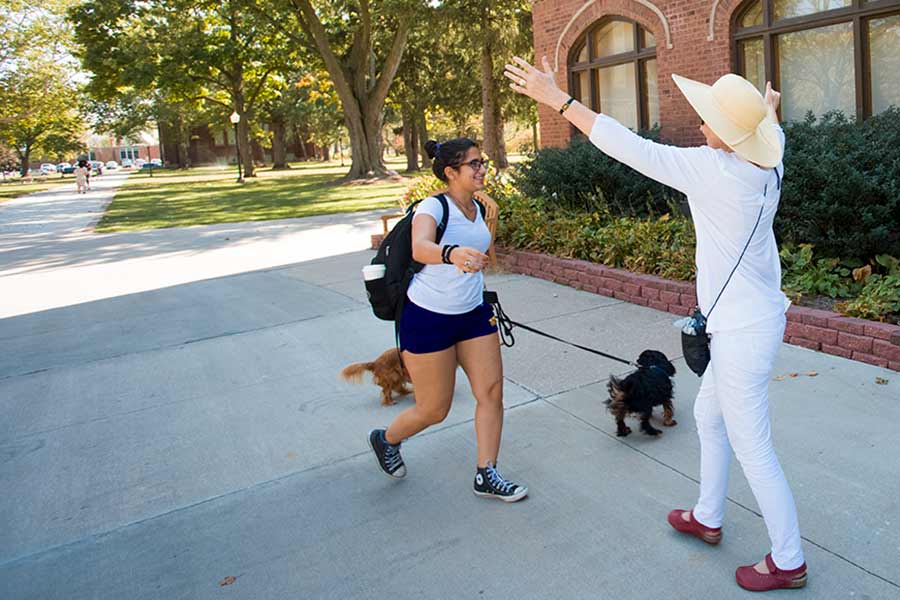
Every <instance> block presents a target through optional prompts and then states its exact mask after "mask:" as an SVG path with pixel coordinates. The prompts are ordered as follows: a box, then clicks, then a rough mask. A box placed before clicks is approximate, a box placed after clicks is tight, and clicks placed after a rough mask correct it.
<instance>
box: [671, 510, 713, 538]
mask: <svg viewBox="0 0 900 600" xmlns="http://www.w3.org/2000/svg"><path fill="white" fill-rule="evenodd" d="M686 512H690V520H689V521H685V520H684V519H682V518H681V515H683V514H684V513H686ZM668 519H669V525H671V526H672V527H673V528H674V529H676V530H677V531H680V532H681V533H687V534H689V535H692V536H694V537H697V538H700V539H701V540H703V541H704V542H706V543H707V544H711V545H713V546H715V545H716V544H718V543H719V542H721V541H722V528H721V527H716V528H715V529H713V528H712V527H707V526H706V525H704V524H703V523H701V522H699V521H698V520H697V519H695V518H694V513H693V512H691V511H686V510H681V509H680V508H676V509H675V510H673V511H672V512H670V513H669V516H668Z"/></svg>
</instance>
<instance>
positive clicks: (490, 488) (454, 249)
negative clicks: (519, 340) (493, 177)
mask: <svg viewBox="0 0 900 600" xmlns="http://www.w3.org/2000/svg"><path fill="white" fill-rule="evenodd" d="M425 148H426V150H427V151H428V156H430V157H431V158H432V159H434V163H432V171H433V172H434V175H435V176H436V177H437V178H438V179H440V180H441V181H443V182H444V183H446V184H447V192H446V193H445V194H444V196H446V198H447V210H448V214H447V221H446V223H447V229H446V230H445V231H444V235H443V237H442V238H441V240H440V242H441V245H438V244H437V243H435V240H436V239H437V227H438V223H440V222H441V220H442V217H443V207H442V204H441V201H440V200H439V199H438V198H437V197H435V196H430V197H428V198H426V199H425V200H423V201H422V202H421V203H420V204H419V205H418V207H417V208H416V212H415V217H413V223H412V252H413V258H414V259H415V260H416V261H418V262H420V263H422V264H424V265H425V266H424V267H423V268H422V270H421V271H419V272H418V273H416V274H415V276H414V277H413V280H412V283H411V284H410V286H409V291H408V292H407V298H406V303H405V305H404V308H403V313H402V315H401V317H400V350H401V351H402V353H403V354H402V356H403V362H404V364H405V365H406V368H407V369H408V370H409V376H410V378H411V379H412V383H413V387H414V388H415V396H416V404H415V406H411V407H410V408H408V409H406V410H405V411H403V412H402V413H400V414H399V415H397V418H396V419H394V422H393V423H391V426H390V427H388V428H387V429H386V430H385V429H374V430H372V431H371V432H370V433H369V445H370V446H371V447H372V450H373V451H374V452H375V455H376V457H377V459H378V464H379V465H380V466H381V469H382V470H383V471H384V472H385V473H386V474H387V475H389V476H390V477H393V478H395V479H399V478H401V477H404V476H405V475H406V466H405V464H404V463H403V458H402V457H401V456H400V443H401V442H403V441H404V440H405V439H407V438H410V437H412V436H414V435H415V434H417V433H419V432H420V431H422V430H423V429H425V428H427V427H430V426H432V425H436V424H437V423H440V422H441V421H443V420H444V419H445V418H446V416H447V413H448V412H450V405H451V403H452V402H453V390H454V389H455V387H456V369H457V367H458V366H461V367H462V368H463V371H465V373H466V376H467V377H468V379H469V385H470V386H471V388H472V394H473V395H474V396H475V437H476V442H477V447H478V464H477V468H476V471H475V481H474V483H473V492H474V493H475V495H477V496H479V497H482V498H495V499H499V500H502V501H504V502H515V501H517V500H521V499H522V498H524V497H525V496H526V495H527V494H528V488H527V487H525V486H524V485H519V484H517V483H514V482H512V481H510V480H508V479H506V478H504V477H503V476H502V475H501V474H500V472H499V471H498V470H497V455H498V454H499V453H500V437H501V433H502V430H503V362H502V359H501V356H500V338H499V336H498V335H497V322H496V318H495V317H494V312H493V309H492V308H491V306H490V305H489V304H486V303H485V302H484V297H483V292H484V274H483V273H482V269H484V267H485V265H486V264H487V261H488V257H487V255H486V254H485V252H487V251H488V248H489V247H490V245H491V232H490V230H488V227H487V225H486V224H485V222H484V217H483V216H482V214H481V211H480V209H479V207H478V204H477V203H476V201H475V198H474V196H475V192H477V191H479V190H481V189H482V188H484V176H485V174H486V173H487V165H488V161H487V160H485V159H484V158H482V156H481V150H479V148H478V146H477V144H476V143H475V142H474V141H472V140H470V139H467V138H458V139H455V140H450V141H447V142H444V143H440V144H439V143H437V142H435V141H433V140H430V141H429V142H428V143H427V144H426V145H425Z"/></svg>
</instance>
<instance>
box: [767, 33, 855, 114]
mask: <svg viewBox="0 0 900 600" xmlns="http://www.w3.org/2000/svg"><path fill="white" fill-rule="evenodd" d="M777 48H778V57H777V58H778V61H779V73H780V75H781V77H780V79H781V81H780V84H781V93H782V107H783V108H782V116H783V117H784V119H785V120H788V121H793V120H800V119H803V118H804V117H805V115H806V112H807V111H812V112H813V114H815V115H816V116H820V115H822V114H824V113H825V112H827V111H829V110H841V111H843V112H844V113H846V114H847V115H850V116H853V115H855V114H856V91H855V90H856V85H855V82H856V78H855V66H854V62H853V24H852V23H839V24H837V25H831V26H829V27H818V28H816V29H808V30H806V31H798V32H795V33H787V34H783V35H780V36H778V39H777Z"/></svg>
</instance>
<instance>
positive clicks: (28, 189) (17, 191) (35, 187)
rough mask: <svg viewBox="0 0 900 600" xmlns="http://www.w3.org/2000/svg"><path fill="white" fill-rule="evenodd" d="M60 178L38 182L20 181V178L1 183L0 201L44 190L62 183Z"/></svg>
mask: <svg viewBox="0 0 900 600" xmlns="http://www.w3.org/2000/svg"><path fill="white" fill-rule="evenodd" d="M62 183H63V182H62V181H59V180H50V181H38V182H36V183H20V182H19V181H18V180H15V181H9V182H4V183H0V202H3V201H4V200H12V199H13V198H18V197H19V196H26V195H28V194H33V193H35V192H43V191H44V190H49V189H51V188H55V187H56V186H58V185H61V184H62Z"/></svg>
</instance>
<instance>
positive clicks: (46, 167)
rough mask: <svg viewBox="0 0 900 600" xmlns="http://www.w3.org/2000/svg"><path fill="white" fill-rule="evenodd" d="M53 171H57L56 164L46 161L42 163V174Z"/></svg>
mask: <svg viewBox="0 0 900 600" xmlns="http://www.w3.org/2000/svg"><path fill="white" fill-rule="evenodd" d="M51 173H56V165H52V164H50V163H44V164H42V165H41V175H49V174H51Z"/></svg>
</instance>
